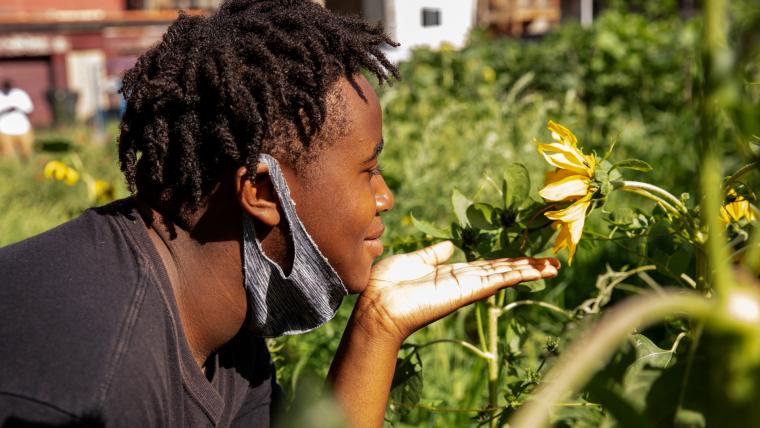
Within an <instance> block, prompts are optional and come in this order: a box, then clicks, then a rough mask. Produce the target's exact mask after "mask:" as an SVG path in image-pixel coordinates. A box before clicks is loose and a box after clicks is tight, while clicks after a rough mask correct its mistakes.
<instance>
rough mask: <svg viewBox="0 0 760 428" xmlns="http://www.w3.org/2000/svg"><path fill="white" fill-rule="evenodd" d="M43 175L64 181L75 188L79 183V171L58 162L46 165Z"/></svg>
mask: <svg viewBox="0 0 760 428" xmlns="http://www.w3.org/2000/svg"><path fill="white" fill-rule="evenodd" d="M42 174H43V175H44V176H45V177H47V178H50V179H54V180H58V181H63V182H64V183H66V184H68V185H69V186H73V185H75V184H77V181H79V172H77V170H75V169H74V168H72V167H70V166H68V165H66V164H65V163H63V162H61V161H57V160H55V161H50V162H48V163H47V164H45V168H44V169H43V171H42Z"/></svg>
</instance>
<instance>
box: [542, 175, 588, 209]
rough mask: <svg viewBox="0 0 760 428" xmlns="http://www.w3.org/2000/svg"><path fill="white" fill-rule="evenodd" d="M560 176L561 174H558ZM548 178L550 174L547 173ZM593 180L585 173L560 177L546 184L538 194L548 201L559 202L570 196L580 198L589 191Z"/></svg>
mask: <svg viewBox="0 0 760 428" xmlns="http://www.w3.org/2000/svg"><path fill="white" fill-rule="evenodd" d="M557 176H559V174H557ZM547 178H549V177H548V175H547ZM590 184H591V180H589V178H588V177H585V176H583V175H579V174H574V175H569V176H565V177H563V178H559V179H558V180H556V181H552V182H550V183H548V184H547V185H546V186H544V188H543V189H541V190H540V191H539V192H538V194H539V195H541V197H542V198H544V199H546V200H547V201H552V202H558V201H564V200H567V199H570V198H580V197H582V196H585V195H586V193H588V190H589V185H590Z"/></svg>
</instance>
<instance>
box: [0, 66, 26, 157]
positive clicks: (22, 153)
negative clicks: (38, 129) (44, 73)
mask: <svg viewBox="0 0 760 428" xmlns="http://www.w3.org/2000/svg"><path fill="white" fill-rule="evenodd" d="M33 109H34V106H33V105H32V99H31V98H29V94H27V93H26V91H24V90H23V89H21V88H17V87H16V86H15V85H14V84H13V82H11V81H10V80H8V79H6V80H4V81H3V83H2V84H1V85H0V157H5V156H14V155H16V156H18V157H19V158H20V159H21V160H23V161H26V160H27V159H29V156H30V155H31V153H32V145H33V143H34V131H33V130H32V124H31V123H30V122H29V118H28V117H27V116H28V115H29V113H31V112H32V110H33Z"/></svg>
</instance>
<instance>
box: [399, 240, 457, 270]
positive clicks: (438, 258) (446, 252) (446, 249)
mask: <svg viewBox="0 0 760 428" xmlns="http://www.w3.org/2000/svg"><path fill="white" fill-rule="evenodd" d="M453 254H454V244H452V243H451V241H443V242H439V243H437V244H433V245H431V246H429V247H425V248H423V249H421V250H417V251H415V252H412V253H409V254H406V256H407V257H416V258H418V259H419V260H420V261H422V263H424V264H426V265H431V266H436V265H439V264H441V263H444V262H445V261H446V260H448V259H450V258H451V256H452V255H453Z"/></svg>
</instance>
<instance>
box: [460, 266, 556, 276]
mask: <svg viewBox="0 0 760 428" xmlns="http://www.w3.org/2000/svg"><path fill="white" fill-rule="evenodd" d="M547 267H550V268H552V269H553V270H555V271H556V268H554V267H553V266H551V265H513V264H509V263H498V264H489V265H484V266H463V267H460V268H458V269H455V270H454V272H455V273H456V274H460V275H470V276H473V275H477V276H487V275H493V274H495V273H503V272H509V271H512V270H537V271H539V272H542V271H543V270H544V269H546V268H547Z"/></svg>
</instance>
